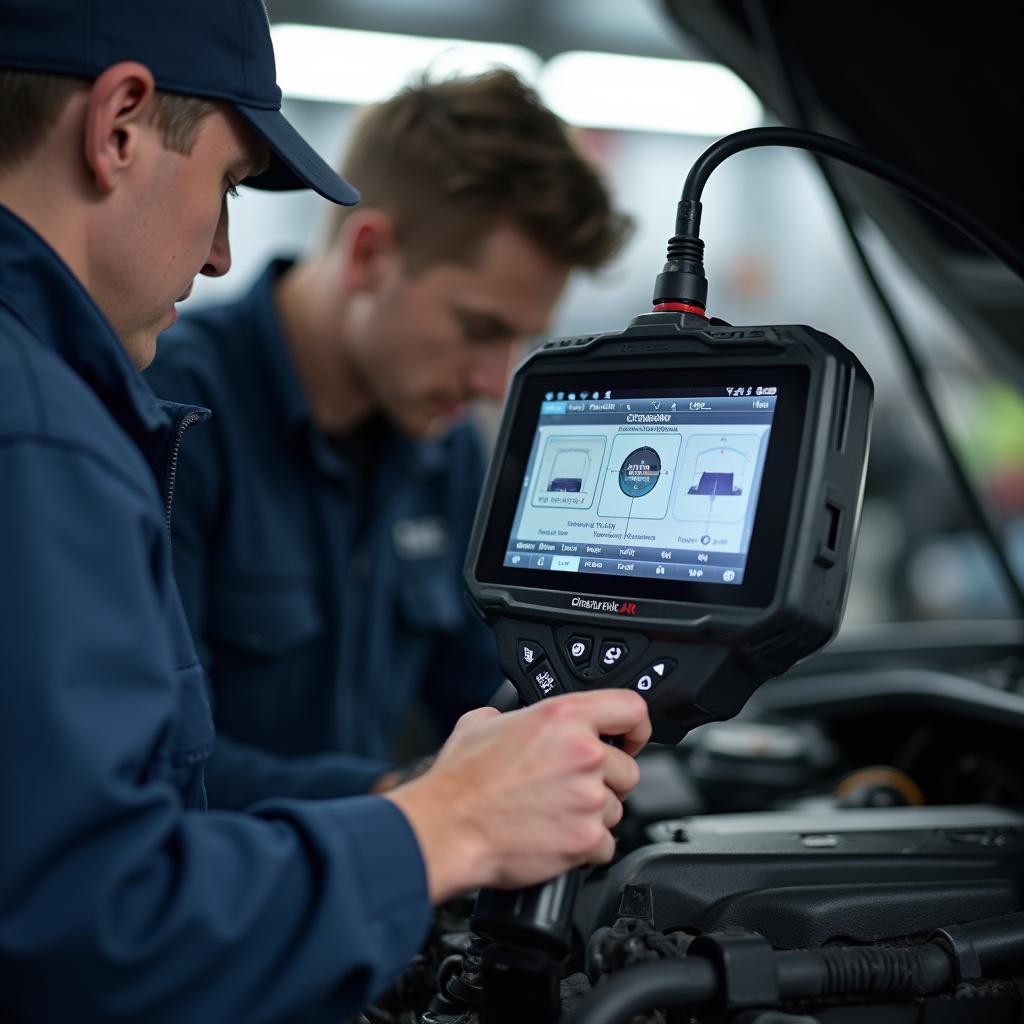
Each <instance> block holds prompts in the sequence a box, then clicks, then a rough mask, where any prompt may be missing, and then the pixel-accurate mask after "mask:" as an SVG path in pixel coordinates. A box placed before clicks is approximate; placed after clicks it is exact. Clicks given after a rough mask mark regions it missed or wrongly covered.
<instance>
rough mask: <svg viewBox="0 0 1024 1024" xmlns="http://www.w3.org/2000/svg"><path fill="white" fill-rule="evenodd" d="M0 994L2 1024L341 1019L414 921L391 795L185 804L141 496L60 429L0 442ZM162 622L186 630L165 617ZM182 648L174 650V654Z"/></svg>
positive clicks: (409, 950) (156, 546) (172, 614)
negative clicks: (53, 436) (59, 435)
mask: <svg viewBox="0 0 1024 1024" xmlns="http://www.w3.org/2000/svg"><path fill="white" fill-rule="evenodd" d="M0 481H2V482H3V484H2V498H0V566H2V572H0V666H2V669H0V750H2V752H3V754H2V756H3V763H4V768H5V771H4V784H3V786H0V828H2V832H3V840H2V842H0V992H2V993H3V1001H4V1004H5V1008H6V1009H7V1010H8V1012H11V1011H13V1013H12V1015H13V1017H15V1018H17V1019H33V1020H57V1019H64V1020H70V1019H90V1020H91V1019H102V1020H107V1021H118V1020H134V1021H137V1020H146V1021H149V1022H161V1021H185V1020H188V1021H228V1020H238V1021H271V1020H281V1019H288V1020H294V1019H297V1018H302V1019H310V1020H320V1019H335V1020H336V1019H338V1018H341V1017H345V1016H347V1015H350V1014H352V1013H353V1012H354V1011H355V1010H356V1009H357V1007H359V1006H360V1005H361V1004H363V1003H365V1002H366V1001H367V1000H369V999H371V998H372V997H373V996H374V995H375V994H376V993H378V992H379V991H380V990H382V989H383V988H384V987H386V985H387V984H388V983H389V982H390V980H392V979H393V977H394V976H395V975H396V973H397V972H398V971H400V970H401V969H402V967H403V966H404V965H405V964H406V962H407V961H408V959H409V958H410V957H411V956H412V955H413V954H414V953H415V951H416V949H417V948H418V945H419V944H420V942H421V940H422V938H423V937H424V934H425V929H426V925H427V922H428V918H429V912H430V911H429V904H428V899H427V892H426V877H425V872H424V866H423V863H422V858H421V855H420V853H419V850H418V847H417V845H416V842H415V839H414V836H413V834H412V831H411V829H410V828H409V826H408V823H407V822H406V820H405V818H404V817H403V816H402V815H401V813H400V812H399V811H398V810H397V809H396V808H395V807H394V806H393V805H392V804H390V803H389V802H388V801H385V800H383V799H380V798H374V797H358V798H354V799H352V800H347V801H325V802H321V803H315V804H314V803H302V802H299V801H291V802H289V801H281V802H278V803H275V804H271V803H265V804H263V805H261V806H260V807H258V808H256V809H254V811H253V812H252V813H251V814H235V813H228V812H218V813H204V812H202V811H198V810H192V809H189V808H187V807H186V806H184V802H183V799H182V789H181V778H180V774H179V773H181V772H182V771H192V772H194V771H195V770H196V766H195V765H194V764H193V765H189V764H188V763H187V761H186V763H181V762H179V761H175V760H174V759H173V758H172V759H171V760H170V761H167V760H165V759H164V758H163V757H162V753H163V752H165V751H166V750H167V748H168V740H169V737H173V736H175V735H176V733H177V732H178V731H179V730H180V729H181V728H182V721H181V713H180V702H181V701H182V696H183V688H182V686H181V678H182V673H184V672H189V671H193V672H194V671H198V667H197V666H196V665H194V664H192V665H181V664H179V663H178V660H179V659H178V658H176V657H175V654H174V641H173V635H174V628H175V623H176V622H180V615H181V612H180V606H179V604H178V596H177V592H176V590H175V587H174V583H173V579H172V578H171V573H170V571H169V566H168V565H167V564H166V562H167V558H168V555H167V545H166V541H165V538H164V535H163V530H164V527H163V523H162V517H161V515H160V508H159V501H158V499H157V497H156V495H155V494H154V493H143V492H142V490H141V489H140V487H139V485H138V484H137V483H136V482H135V480H134V478H132V477H129V476H127V475H125V474H124V473H123V471H122V470H121V469H120V468H119V467H117V466H114V465H112V464H110V463H108V462H105V461H104V459H103V457H102V456H101V455H99V454H97V453H95V452H93V451H91V450H90V449H88V448H85V447H82V446H79V445H78V444H77V443H73V442H67V443H56V442H52V441H49V440H46V439H37V438H27V439H23V440H15V441H13V442H11V441H7V442H5V443H3V444H0ZM181 628H182V629H184V625H183V623H182V624H181ZM186 646H187V645H186Z"/></svg>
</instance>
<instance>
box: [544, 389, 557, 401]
mask: <svg viewBox="0 0 1024 1024" xmlns="http://www.w3.org/2000/svg"><path fill="white" fill-rule="evenodd" d="M554 397H555V393H554V391H549V392H548V393H547V394H546V395H545V396H544V401H545V402H550V401H552V400H553V399H554Z"/></svg>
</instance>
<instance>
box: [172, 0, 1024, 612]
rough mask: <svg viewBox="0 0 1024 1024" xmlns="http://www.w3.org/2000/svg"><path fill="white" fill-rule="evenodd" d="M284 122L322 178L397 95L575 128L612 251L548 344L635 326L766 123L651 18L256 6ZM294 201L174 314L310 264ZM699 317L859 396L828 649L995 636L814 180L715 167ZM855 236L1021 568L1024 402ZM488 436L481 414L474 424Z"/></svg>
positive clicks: (572, 300) (825, 197)
mask: <svg viewBox="0 0 1024 1024" xmlns="http://www.w3.org/2000/svg"><path fill="white" fill-rule="evenodd" d="M268 10H269V13H270V17H271V21H272V23H273V32H274V41H275V50H276V54H277V63H278V81H279V82H280V84H281V86H282V89H283V91H284V93H285V112H286V114H287V116H288V117H289V119H290V120H291V121H292V123H293V124H295V125H296V127H297V128H298V129H299V130H300V131H301V132H302V134H303V135H304V136H305V137H306V138H307V139H309V140H310V142H311V143H312V144H313V145H314V146H315V147H316V148H317V149H318V151H319V152H320V153H321V155H323V156H324V158H325V159H327V160H328V161H329V162H331V163H336V162H337V159H338V156H339V154H340V153H341V152H342V151H343V148H344V146H345V141H346V137H347V133H348V130H349V126H350V125H351V123H352V119H353V116H354V114H355V113H356V111H357V110H358V107H359V106H360V105H361V104H364V103H368V102H373V101H375V100H379V99H384V98H385V97H387V96H388V95H390V94H391V93H393V92H394V91H396V90H397V89H398V88H400V87H401V86H402V84H403V83H404V82H405V81H407V80H408V79H409V78H410V77H413V76H415V75H417V74H420V73H422V72H423V71H429V72H431V73H433V74H435V75H439V76H441V75H448V74H453V73H467V72H469V73H471V72H476V71H481V70H485V69H486V68H487V67H490V66H493V65H494V64H504V65H509V66H511V67H513V68H514V69H516V70H517V71H518V72H519V73H520V74H521V75H522V76H523V77H524V78H525V79H527V80H528V81H529V82H530V83H531V84H533V85H534V86H535V87H536V88H537V89H538V90H539V92H540V94H541V96H542V98H543V99H544V100H545V102H546V103H547V104H548V105H549V106H551V107H552V108H553V109H554V110H555V111H556V112H557V113H559V114H560V115H561V116H562V117H563V118H564V119H565V120H566V121H568V122H569V123H571V124H573V125H576V126H578V127H579V129H580V130H581V131H582V132H583V134H584V139H585V143H586V146H587V148H588V150H589V152H590V153H591V154H592V156H593V158H594V159H595V160H596V161H597V162H598V163H599V164H600V166H601V167H602V168H603V169H604V171H605V173H606V175H607V176H608V179H609V181H610V183H611V185H612V188H613V190H614V193H615V195H616V200H617V203H618V205H619V206H620V207H621V208H623V209H625V210H627V211H628V212H629V213H630V214H631V215H632V216H633V217H634V219H635V221H636V231H635V234H634V236H633V238H632V241H631V243H630V245H629V246H628V247H627V249H626V251H625V252H624V254H623V255H622V256H621V257H620V258H619V260H618V261H617V262H616V263H615V264H614V265H613V266H612V267H610V268H609V269H607V270H606V271H604V272H602V273H601V274H600V275H598V276H596V277H594V276H589V277H588V276H585V275H580V276H578V277H577V278H575V279H574V280H573V282H572V283H571V285H570V288H569V290H568V291H567V293H566V296H565V298H564V300H563V302H562V305H561V307H560V310H559V312H558V315H557V318H556V320H555V322H554V323H553V324H552V334H570V333H589V332H596V331H602V330H618V329H620V328H622V327H623V326H625V324H626V322H627V321H628V320H629V319H630V318H631V317H633V316H635V315H636V314H637V313H640V312H645V311H646V310H647V309H648V308H649V304H650V298H651V288H652V285H653V282H654V277H655V275H656V274H657V272H658V271H659V270H660V267H661V264H662V262H663V261H664V245H665V241H666V239H667V237H668V235H669V234H670V233H671V231H672V228H673V220H674V213H675V204H676V201H677V199H678V195H679V192H680V189H681V187H682V183H683V179H684V178H685V176H686V173H687V171H688V169H689V167H690V164H691V163H692V161H693V160H694V159H695V157H696V156H697V155H698V154H699V153H700V152H701V151H702V150H703V149H704V148H705V147H706V146H707V145H708V144H709V143H710V142H711V141H712V140H713V139H714V138H717V137H719V136H721V135H724V134H728V133H729V132H733V131H738V130H740V129H743V128H751V127H756V126H759V125H768V124H776V123H779V121H778V120H777V118H776V116H775V115H774V113H773V111H772V110H770V109H765V108H764V106H763V105H762V103H761V102H760V101H759V100H758V98H757V97H756V96H755V95H754V94H753V93H752V92H751V91H750V89H749V88H748V87H747V86H746V85H745V84H744V83H743V81H742V80H741V79H740V78H738V77H737V76H736V75H734V74H733V73H732V72H731V71H730V70H728V69H727V68H725V67H723V66H722V65H721V64H717V63H715V62H714V60H713V59H711V57H710V56H709V54H708V52H707V51H706V50H705V49H704V48H703V46H702V45H701V43H700V42H699V41H698V40H697V39H695V38H693V37H692V36H688V35H687V33H686V32H685V30H683V29H682V28H680V27H679V25H678V24H677V23H676V22H675V21H673V20H672V19H671V18H670V17H669V15H668V13H667V11H666V8H665V6H664V5H663V4H662V3H660V2H659V0H614V2H609V0H603V2H594V0H431V2H430V3H423V2H422V0H269V2H268ZM324 205H325V204H324V203H323V201H322V200H320V199H319V197H317V196H315V195H313V194H312V193H308V192H307V193H295V194H289V193H284V194H268V193H259V192H254V191H248V190H243V191H242V196H241V198H240V199H239V200H238V201H235V202H234V203H233V205H232V207H231V218H232V229H231V231H232V233H231V237H232V249H233V258H234V263H233V269H232V272H231V273H230V274H229V275H228V276H227V277H226V278H223V279H218V280H210V279H207V278H201V279H200V280H198V281H197V283H196V287H195V290H194V293H193V296H192V298H191V299H190V300H189V301H188V303H187V304H186V306H191V307H192V308H195V307H198V306H199V305H202V304H206V303H209V302H218V301H222V300H224V299H227V298H229V297H231V296H234V295H235V294H237V293H238V292H239V291H241V290H243V289H244V288H246V287H247V286H248V285H249V283H250V282H251V281H252V279H253V278H254V277H255V276H256V275H257V274H258V272H259V271H260V270H261V268H262V266H263V264H264V263H265V261H266V260H267V259H268V258H269V257H271V256H272V255H278V254H288V253H295V252H299V251H302V250H304V249H305V248H306V247H307V246H309V245H311V244H313V243H314V241H315V240H316V238H317V236H318V231H319V230H320V217H321V216H322V214H323V213H324V212H325V211H324ZM704 211H705V212H704V221H703V232H702V234H703V237H704V239H705V242H706V243H707V252H706V265H707V273H708V279H709V282H710V290H709V312H710V313H711V314H713V315H716V316H719V317H722V318H723V319H725V320H728V321H730V322H732V323H773V322H775V323H792V322H797V323H808V324H811V325H813V326H815V327H817V328H819V329H821V330H824V331H827V332H828V333H830V334H833V335H835V336H836V337H837V338H839V339H840V340H841V341H843V342H844V343H845V344H846V345H847V346H848V347H850V348H851V349H852V350H853V351H854V352H856V353H857V355H858V356H859V357H860V359H861V360H862V361H863V362H864V364H865V365H866V366H867V368H868V370H869V371H870V372H871V374H872V376H873V377H874V379H875V383H876V388H877V417H876V429H875V437H874V447H873V453H872V464H871V470H870V473H869V493H868V496H867V501H866V504H865V512H864V522H863V527H862V533H861V540H860V544H859V548H858V558H857V570H856V574H855V580H854V587H853V590H852V593H851V598H850V604H849V608H848V612H847V627H845V628H847V629H851V628H852V629H856V628H857V627H858V625H866V624H872V623H886V622H894V621H909V620H929V619H931V620H934V619H944V620H945V619H951V618H955V619H984V618H1003V617H1007V616H1010V615H1015V614H1016V611H1015V610H1014V608H1013V606H1012V605H1011V603H1010V601H1009V599H1008V598H1007V596H1006V594H1005V592H1004V589H1003V587H1002V585H1001V580H1000V577H999V575H998V573H997V571H996V569H995V567H994V565H993V563H992V560H991V558H990V557H989V554H988V551H987V550H986V549H985V547H984V545H983V544H982V543H981V542H980V540H979V539H978V538H977V537H976V536H975V535H974V533H973V532H972V531H971V530H970V529H969V519H968V517H967V516H966V515H965V513H964V511H963V509H962V507H961V503H960V502H959V500H958V496H957V493H956V489H955V487H954V486H953V485H952V483H951V482H950V480H949V478H948V476H947V473H946V471H945V467H944V466H943V465H942V462H941V459H940V458H939V456H938V454H937V449H936V447H935V445H934V442H933V440H932V438H931V437H930V436H929V433H928V431H927V430H926V429H925V427H924V426H923V421H922V419H921V416H920V415H919V413H918V411H917V409H916V408H915V402H914V398H913V395H912V391H911V388H910V387H909V386H908V382H907V380H906V378H905V376H904V373H903V370H902V363H901V361H900V360H899V359H898V358H897V354H896V351H895V349H894V347H893V345H892V342H891V338H890V329H889V327H888V324H887V322H886V321H885V320H884V318H882V317H881V316H880V315H879V313H878V312H877V310H876V307H875V303H874V300H873V298H872V296H871V293H870V291H869V289H868V287H867V286H866V284H865V282H864V280H863V277H862V275H861V272H860V270H859V267H858V264H857V261H856V259H855V257H854V254H853V253H852V251H851V247H850V244H849V241H848V239H847V237H846V235H845V234H844V231H843V228H842V224H841V221H840V219H839V216H838V214H837V211H836V207H835V204H834V202H833V200H832V198H831V195H830V194H829V192H828V190H827V188H826V186H825V184H824V182H823V180H822V178H821V176H820V173H819V171H818V168H817V167H816V165H815V164H814V162H813V161H812V159H811V158H810V157H809V156H807V155H806V154H802V153H798V152H795V151H792V150H783V149H760V150H754V151H751V152H747V153H744V154H742V155H740V156H738V157H735V158H733V159H731V160H729V161H727V162H726V163H725V164H724V165H723V167H722V168H721V169H720V170H718V171H716V173H715V174H714V175H713V176H712V178H711V180H710V182H709V184H708V187H707V188H706V190H705V192H704ZM857 227H858V232H859V234H860V236H861V239H862V241H863V243H864V245H865V247H866V249H867V252H868V254H869V256H870V257H871V259H872V261H873V262H874V264H875V265H876V266H877V267H878V268H879V269H880V270H881V271H882V272H883V274H884V276H885V280H886V283H887V288H888V291H889V295H890V299H891V301H892V302H893V304H894V306H895V307H896V309H897V311H898V312H899V313H900V314H901V316H902V317H903V319H904V322H905V324H906V325H907V327H908V329H909V331H910V334H911V341H913V342H914V343H915V344H916V347H917V350H918V351H919V353H920V354H921V356H922V358H923V359H924V360H925V361H926V363H927V365H928V368H929V374H930V377H929V379H930V383H931V385H932V388H933V392H934V394H935V396H936V399H937V402H938V405H939V408H940V412H941V414H942V415H943V417H944V419H945V421H946V422H947V424H948V425H949V428H950V431H951V433H952V435H953V437H954V440H955V443H956V445H957V447H958V449H959V451H960V452H961V453H962V455H963V458H964V460H965V462H966V464H967V466H968V467H969V469H970V472H971V474H972V476H973V477H974V478H975V479H976V480H977V481H978V482H979V484H980V486H981V488H982V490H983V491H984V492H985V493H986V494H987V496H988V498H989V500H990V502H991V504H992V506H993V508H994V509H995V510H996V512H997V514H998V516H999V518H1000V519H1001V521H1002V522H1003V524H1004V525H1005V526H1006V528H1007V535H1008V538H1009V543H1010V547H1011V554H1013V553H1015V560H1016V563H1017V565H1018V569H1021V568H1022V567H1024V403H1022V402H1021V397H1020V391H1019V389H1018V388H1017V387H1016V385H1015V384H1013V383H1012V382H1010V381H1009V380H1006V379H1005V378H1004V376H1003V375H1001V374H1000V373H999V372H997V371H995V370H994V369H992V368H991V367H990V366H988V365H987V364H986V361H985V359H984V357H983V355H982V353H981V352H980V351H979V346H977V345H976V344H974V343H972V338H971V337H969V336H968V333H967V332H966V331H965V330H964V329H963V328H962V327H961V326H960V324H959V323H958V322H957V321H956V320H955V319H954V317H953V316H952V315H951V314H950V313H949V312H948V311H947V310H946V308H945V307H944V306H943V305H942V304H941V303H939V302H938V301H937V300H936V299H935V297H934V296H933V294H932V292H931V291H930V290H929V289H928V288H927V287H926V286H925V285H924V284H923V283H922V282H921V281H920V280H919V279H918V278H917V277H916V276H915V274H914V273H913V271H912V270H911V269H910V268H908V267H907V266H906V265H905V264H904V263H903V262H902V261H901V260H900V258H899V257H898V256H897V255H896V253H895V252H894V250H893V249H892V248H891V247H890V246H889V244H888V243H887V241H886V240H885V238H884V236H883V233H882V232H881V231H879V230H878V229H877V228H876V227H875V226H874V225H873V224H872V223H871V222H870V221H869V220H867V219H866V218H860V219H859V220H858V225H857ZM481 422H482V424H483V426H484V429H485V430H486V429H487V428H488V425H489V424H493V422H494V414H493V413H491V414H488V413H486V412H484V413H482V414H481Z"/></svg>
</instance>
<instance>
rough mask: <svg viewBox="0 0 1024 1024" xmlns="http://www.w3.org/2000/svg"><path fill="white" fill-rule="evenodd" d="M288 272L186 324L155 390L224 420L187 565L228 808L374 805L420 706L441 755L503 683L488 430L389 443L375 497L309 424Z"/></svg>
mask: <svg viewBox="0 0 1024 1024" xmlns="http://www.w3.org/2000/svg"><path fill="white" fill-rule="evenodd" d="M287 267H288V264H287V262H285V261H275V262H274V263H272V264H271V265H270V266H269V267H268V268H267V270H266V271H265V272H264V274H263V275H262V276H261V277H260V279H259V280H258V281H257V282H256V284H255V286H254V287H253V288H252V289H251V290H250V291H249V292H248V293H247V294H245V295H244V296H243V297H242V298H240V299H239V300H237V301H235V302H232V303H229V304H227V305H223V306H219V307H216V308H210V309H205V310H200V311H199V312H198V313H195V314H190V315H186V316H184V317H183V318H182V320H181V321H179V323H178V324H177V325H176V326H175V327H174V328H172V329H171V330H170V331H168V332H167V333H166V334H165V335H164V336H162V337H161V340H160V345H159V349H158V352H157V357H156V360H155V361H154V363H153V365H152V366H151V367H150V369H149V370H148V371H147V378H148V380H149V382H150V384H151V385H152V386H153V390H154V391H155V392H156V393H157V394H158V395H160V396H161V397H163V398H167V399H174V400H175V401H185V402H195V403H197V404H200V405H204V406H207V407H209V408H211V409H212V410H213V413H214V415H213V418H212V419H211V421H210V422H209V423H204V424H202V425H200V426H198V427H196V429H195V431H194V432H193V434H192V435H191V436H190V437H189V443H188V445H187V446H185V448H184V449H183V451H182V456H181V469H180V473H179V482H178V484H177V487H176V493H175V499H174V509H175V511H174V521H173V531H174V545H173V548H174V568H175V572H176V575H177V578H178V584H179V587H180V590H181V594H182V599H183V603H184V607H185V613H186V615H187V617H188V619H189V622H190V623H191V625H192V630H193V635H194V636H195V638H196V644H197V647H198V650H199V653H200V657H201V658H202V661H203V663H204V665H205V666H206V668H207V671H208V673H209V677H210V679H211V681H212V687H213V693H214V701H213V703H214V718H215V720H216V722H217V733H218V745H217V749H216V750H215V751H214V754H213V757H212V758H211V760H210V764H209V765H208V767H207V788H208V790H209V793H210V802H211V805H212V806H219V807H234V808H238V807H244V806H246V805H247V804H248V803H250V802H252V801H254V800H258V799H261V798H263V797H265V796H268V795H271V794H274V795H292V796H326V795H331V796H335V795H340V794H345V793H352V792H363V791H365V789H366V788H367V786H368V785H369V784H370V782H371V781H372V780H373V779H374V778H375V777H376V776H377V775H379V774H380V773H381V772H383V771H384V770H386V769H387V767H389V761H390V758H391V756H392V750H393V745H394V741H395V735H396V732H397V731H398V730H399V729H400V727H401V725H402V722H403V719H404V718H405V716H406V715H407V714H408V711H409V708H410V705H411V704H412V703H413V702H414V701H420V702H422V704H423V705H424V706H425V707H426V708H427V709H428V710H429V711H430V712H431V715H432V718H433V723H434V725H435V726H436V731H437V738H438V739H440V738H443V737H444V736H445V735H446V734H447V732H448V731H449V729H450V728H451V726H452V724H453V723H454V720H455V718H456V717H458V715H460V714H461V713H462V712H464V711H467V710H469V709H470V708H473V707H479V706H480V705H482V704H486V703H487V701H488V699H489V698H490V697H491V695H492V694H493V693H494V691H495V689H496V688H497V687H498V685H499V684H500V682H501V675H500V671H499V669H498V665H497V657H496V653H495V645H494V638H493V635H492V633H491V631H490V630H489V629H487V628H486V627H484V626H483V624H482V623H481V622H480V621H479V620H478V619H477V618H476V617H475V615H474V614H473V613H472V611H471V610H470V608H469V606H468V604H467V602H466V600H465V598H464V596H463V586H462V580H461V570H462V560H463V557H464V554H465V550H466V545H467V543H468V540H469V533H470V529H471V526H472V521H473V515H474V513H475V511H476V503H477V499H478V497H479V493H480V489H481V486H482V481H483V472H484V462H483V457H482V453H481V450H480V444H479V441H478V439H477V435H476V432H475V430H474V429H472V428H471V427H470V426H469V425H462V426H460V427H457V428H456V429H455V430H453V431H451V432H450V433H449V434H448V435H447V436H446V437H444V438H443V439H441V440H439V441H435V442H415V441H412V440H409V439H407V438H404V437H402V436H401V435H399V434H398V433H397V431H395V430H394V429H393V428H390V427H387V428H386V429H385V430H384V431H383V434H382V435H381V436H378V437H377V438H375V445H374V450H373V451H372V453H371V457H372V459H373V462H374V465H373V467H372V468H373V473H372V483H371V484H370V487H371V489H370V491H369V493H367V483H366V479H365V477H364V476H363V475H362V474H361V473H360V472H359V471H358V470H354V469H353V467H352V466H351V465H350V464H349V462H348V461H347V460H346V459H345V458H343V457H342V455H340V454H339V452H338V451H337V449H336V447H335V446H334V445H333V444H332V443H331V442H330V441H329V440H328V438H327V437H325V436H324V435H323V434H322V433H320V432H319V431H318V430H316V429H315V428H314V426H313V424H312V421H311V415H310V408H309V403H308V401H307V399H306V397H305V395H304V393H303V391H302V389H301V387H300V384H299V380H298V377H297V374H296V371H295V369H294V366H293V363H292V360H291V357H290V355H289V353H288V350H287V343H286V341H285V339H284V337H283V333H282V329H281V325H280V322H279V320H278V316H277V313H276V310H275V307H274V303H273V286H274V284H275V282H276V281H277V279H278V277H279V276H280V274H281V273H282V272H283V271H284V270H286V269H287ZM224 737H226V738H227V740H226V741H225V740H224ZM324 751H340V752H343V753H341V754H324V753H322V752H324ZM313 755H315V756H313ZM352 755H359V756H355V757H354V756H352Z"/></svg>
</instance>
